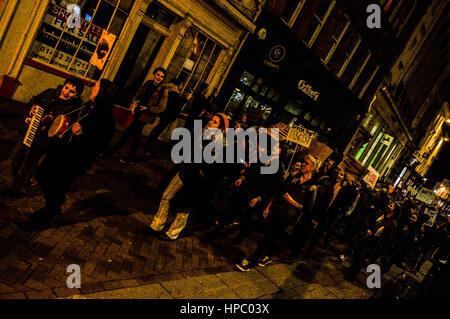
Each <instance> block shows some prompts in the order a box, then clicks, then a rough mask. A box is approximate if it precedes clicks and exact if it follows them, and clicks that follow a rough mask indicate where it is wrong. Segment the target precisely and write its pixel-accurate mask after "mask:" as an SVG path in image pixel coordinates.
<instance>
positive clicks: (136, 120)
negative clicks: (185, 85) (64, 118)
mask: <svg viewBox="0 0 450 319" xmlns="http://www.w3.org/2000/svg"><path fill="white" fill-rule="evenodd" d="M166 73H167V72H166V70H165V69H164V68H161V67H158V68H156V69H155V70H154V71H153V79H152V80H149V81H147V82H145V83H144V85H142V87H141V88H140V89H139V90H138V92H137V93H136V96H135V97H134V101H133V102H132V105H131V110H132V112H133V113H134V116H133V122H132V123H131V125H130V126H129V127H128V128H127V129H126V130H125V131H124V132H123V134H122V136H121V137H120V139H119V140H118V141H117V143H116V144H114V145H113V146H112V147H111V148H110V149H109V150H108V151H106V152H105V154H104V155H105V156H112V155H114V154H115V153H116V152H118V151H119V150H120V149H121V148H122V147H123V146H124V145H125V144H126V143H127V142H128V140H129V139H130V138H131V139H132V142H131V149H130V153H129V156H128V157H125V158H121V161H123V162H128V163H135V162H136V154H137V151H138V148H139V141H140V139H141V136H142V130H143V129H144V126H145V125H146V124H151V123H154V122H155V118H156V115H157V114H161V113H163V112H164V110H165V109H166V105H167V100H168V92H167V90H166V89H165V88H164V87H163V86H162V82H163V80H164V78H165V76H166Z"/></svg>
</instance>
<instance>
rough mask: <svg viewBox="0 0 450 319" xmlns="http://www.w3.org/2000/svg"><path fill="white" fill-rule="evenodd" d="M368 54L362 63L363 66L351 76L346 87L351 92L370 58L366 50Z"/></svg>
mask: <svg viewBox="0 0 450 319" xmlns="http://www.w3.org/2000/svg"><path fill="white" fill-rule="evenodd" d="M367 52H368V54H367V56H366V58H365V60H364V62H363V64H362V65H361V67H359V68H358V71H357V72H356V73H355V75H354V76H353V79H352V81H351V82H350V84H349V85H348V88H349V89H350V90H351V89H353V87H354V86H355V84H356V82H357V81H358V79H359V77H360V75H361V73H362V72H363V71H364V68H365V67H366V65H367V63H368V62H369V60H370V58H371V56H372V52H371V51H370V50H367Z"/></svg>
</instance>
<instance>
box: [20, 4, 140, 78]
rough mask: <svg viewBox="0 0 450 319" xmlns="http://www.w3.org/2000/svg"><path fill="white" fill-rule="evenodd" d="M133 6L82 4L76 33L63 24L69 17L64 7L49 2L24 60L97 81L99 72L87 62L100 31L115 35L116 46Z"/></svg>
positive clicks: (73, 29)
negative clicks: (29, 59) (31, 60)
mask: <svg viewBox="0 0 450 319" xmlns="http://www.w3.org/2000/svg"><path fill="white" fill-rule="evenodd" d="M62 2H63V1H60V3H62ZM64 3H65V1H64ZM132 4H133V1H130V0H128V1H113V0H111V1H106V0H88V1H82V2H81V3H80V5H79V7H80V15H81V19H80V22H81V23H80V28H79V29H78V28H77V27H72V28H69V27H68V25H67V23H66V21H67V18H68V17H69V16H70V14H71V13H70V12H68V11H67V10H66V8H65V7H62V6H59V5H57V4H56V3H53V2H50V3H49V6H48V10H47V13H46V15H45V17H44V20H43V22H42V24H41V26H40V28H39V30H38V32H37V34H36V38H35V40H34V43H33V45H32V46H31V49H30V51H29V52H28V55H27V57H28V58H31V59H33V60H35V61H38V62H40V63H43V64H46V65H49V66H52V67H53V68H56V69H59V70H62V71H65V72H68V73H72V74H75V75H77V76H80V77H85V78H89V79H94V80H96V79H98V78H100V76H101V71H100V70H99V69H97V67H95V66H94V65H91V64H90V63H89V61H90V59H91V57H92V55H93V53H94V52H95V50H96V49H97V45H98V43H99V40H100V37H101V35H102V32H103V30H106V31H107V32H109V33H112V34H114V35H115V36H116V39H115V43H116V42H117V40H118V36H119V35H120V32H121V30H122V28H123V25H124V24H125V21H126V19H127V18H128V15H129V11H130V9H131V7H132ZM111 50H112V48H110V51H111ZM106 63H108V61H107V62H106ZM103 70H104V67H103Z"/></svg>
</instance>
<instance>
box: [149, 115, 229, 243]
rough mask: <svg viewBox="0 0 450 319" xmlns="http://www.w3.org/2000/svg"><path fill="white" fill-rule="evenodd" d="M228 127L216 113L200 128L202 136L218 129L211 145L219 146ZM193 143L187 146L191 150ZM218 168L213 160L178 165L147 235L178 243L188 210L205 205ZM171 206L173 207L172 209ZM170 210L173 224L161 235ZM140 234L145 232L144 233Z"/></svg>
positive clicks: (225, 119)
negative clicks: (149, 233)
mask: <svg viewBox="0 0 450 319" xmlns="http://www.w3.org/2000/svg"><path fill="white" fill-rule="evenodd" d="M228 123H229V122H228V118H227V116H226V115H225V114H223V113H217V114H215V115H214V116H213V117H212V119H211V120H210V121H209V122H208V123H207V124H206V125H205V126H204V127H203V129H202V135H203V134H204V133H205V131H206V130H207V129H218V130H219V134H218V135H216V138H217V139H216V140H215V142H219V140H218V139H223V138H224V132H225V131H226V130H227V129H228V125H229V124H228ZM192 142H193V143H202V142H203V144H200V147H204V146H205V145H204V143H208V144H209V143H210V141H209V140H204V139H203V138H202V136H201V140H200V141H192ZM193 143H192V144H191V146H192V147H193ZM211 143H212V142H211ZM193 153H194V152H191V154H190V155H191V156H192V157H193ZM218 167H220V165H218V163H216V162H215V160H214V161H213V162H212V163H204V162H202V163H195V162H194V161H192V160H191V161H190V162H188V163H185V162H182V163H181V165H179V168H178V172H177V173H176V174H175V176H174V177H173V178H172V179H171V180H170V182H169V184H168V185H167V187H166V189H165V190H164V192H163V194H162V197H161V201H160V203H159V207H158V211H157V212H156V214H155V216H154V217H153V220H152V222H151V223H149V225H148V226H147V227H146V229H147V230H148V227H150V232H151V233H157V234H158V237H157V238H158V239H160V240H163V241H173V240H176V239H178V237H179V236H180V234H181V232H182V231H183V230H184V229H185V227H186V225H187V221H188V218H189V215H190V213H191V211H192V209H193V208H197V207H198V206H199V205H200V204H201V203H206V200H209V198H207V196H208V195H206V196H205V194H210V190H211V188H212V187H213V186H214V181H216V177H217V176H218V175H219V174H218V171H217V168H218ZM175 197H176V198H175ZM174 203H176V204H177V205H173V204H174ZM174 206H175V209H176V210H177V214H176V217H175V220H174V221H173V222H172V224H171V225H170V227H169V229H168V230H167V231H165V232H163V230H164V227H165V226H166V222H167V219H168V215H169V209H170V207H174ZM144 233H147V232H146V231H145V230H144Z"/></svg>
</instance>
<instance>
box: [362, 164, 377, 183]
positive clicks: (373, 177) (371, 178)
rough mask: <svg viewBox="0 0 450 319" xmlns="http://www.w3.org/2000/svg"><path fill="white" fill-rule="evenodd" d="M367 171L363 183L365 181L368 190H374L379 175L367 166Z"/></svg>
mask: <svg viewBox="0 0 450 319" xmlns="http://www.w3.org/2000/svg"><path fill="white" fill-rule="evenodd" d="M368 170H369V172H368V173H367V175H366V176H364V178H363V181H365V182H366V183H367V185H368V186H369V187H370V188H375V185H376V184H377V181H378V178H379V177H380V174H379V173H378V172H377V171H376V170H375V169H374V168H373V167H372V166H369V167H368Z"/></svg>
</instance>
